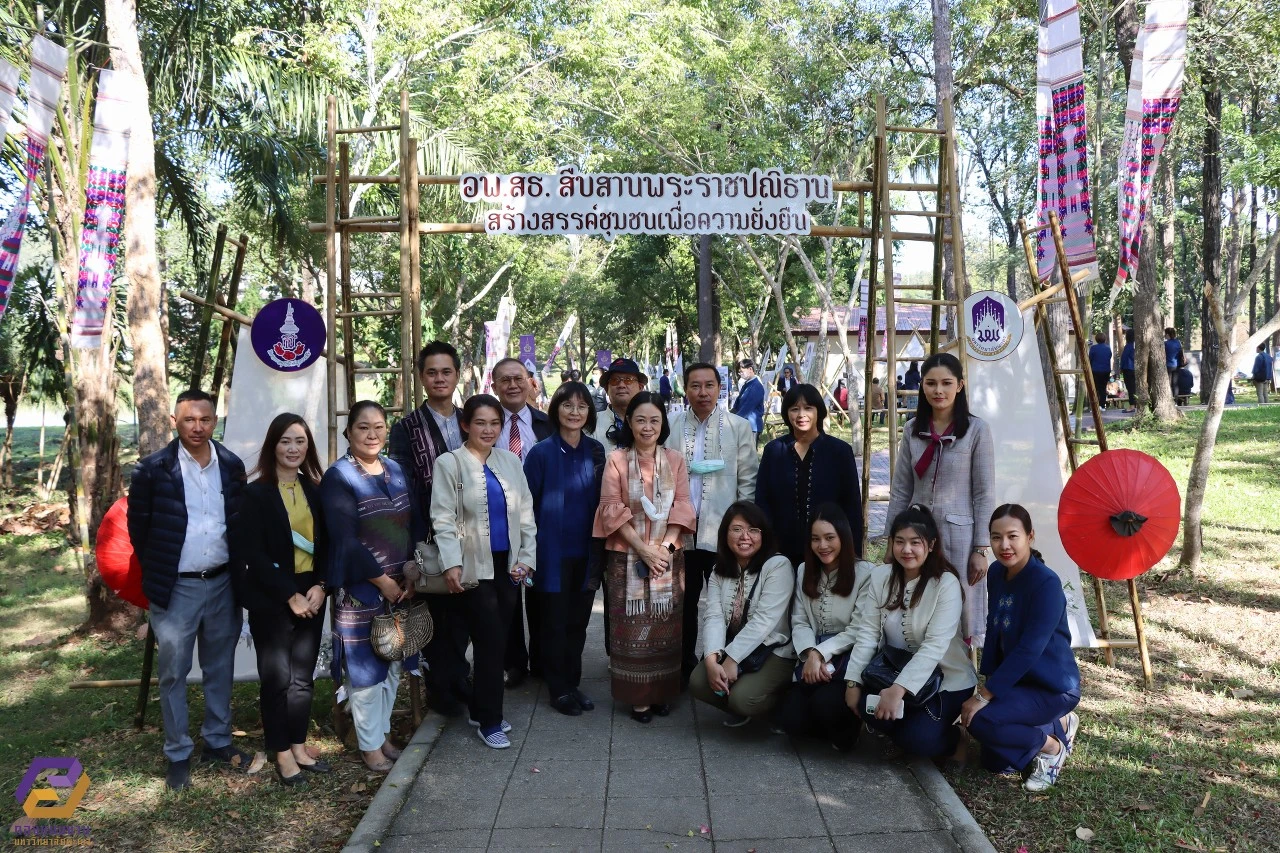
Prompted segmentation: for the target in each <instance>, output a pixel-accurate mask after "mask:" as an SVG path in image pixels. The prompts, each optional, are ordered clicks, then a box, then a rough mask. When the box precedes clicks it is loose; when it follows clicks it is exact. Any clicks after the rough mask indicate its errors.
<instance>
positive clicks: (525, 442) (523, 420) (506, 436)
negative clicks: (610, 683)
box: [493, 358, 551, 687]
mask: <svg viewBox="0 0 1280 853" xmlns="http://www.w3.org/2000/svg"><path fill="white" fill-rule="evenodd" d="M532 379H533V376H532V374H530V373H529V368H527V367H525V366H524V365H523V364H521V363H520V362H519V361H518V360H516V359H514V358H504V359H502V361H499V362H498V363H497V364H495V365H494V366H493V392H494V394H496V395H497V397H498V401H499V402H501V403H502V408H503V409H505V410H506V411H505V412H504V413H503V417H502V432H501V433H500V434H499V435H498V443H497V444H496V445H495V446H496V447H501V448H502V449H503V450H510V451H511V452H512V453H514V454H516V455H517V456H519V457H520V461H521V462H524V458H525V457H526V456H528V455H529V451H530V450H532V449H533V446H534V445H535V444H537V443H538V442H539V441H542V440H543V439H544V438H546V437H547V436H549V435H551V421H549V420H548V419H547V415H546V413H545V412H540V411H538V410H537V409H535V408H533V407H532V406H530V405H529V404H528V399H529V383H530V380H532ZM520 591H521V592H523V591H524V587H521V588H520ZM526 615H527V616H528V617H529V645H528V646H527V647H526V646H525V643H524V621H525V620H524V617H525V616H526ZM538 616H539V610H538V597H537V596H536V595H526V596H524V613H521V608H520V603H519V602H516V607H515V610H514V611H513V612H512V614H511V627H510V628H509V629H508V631H507V651H506V654H505V655H504V668H505V669H506V671H507V675H506V681H507V686H508V687H515V686H517V685H518V684H520V683H521V682H523V681H524V679H525V676H526V675H528V674H529V671H530V670H532V671H533V674H534V675H538V674H540V672H541V670H542V666H541V664H542V657H541V652H542V648H541V647H542V643H541V637H540V636H539V635H540V633H541V631H542V622H541V620H540V619H539V618H538Z"/></svg>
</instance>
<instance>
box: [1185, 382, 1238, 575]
mask: <svg viewBox="0 0 1280 853" xmlns="http://www.w3.org/2000/svg"><path fill="white" fill-rule="evenodd" d="M1202 364H1203V363H1202ZM1214 367H1215V370H1214V372H1213V375H1214V382H1213V386H1212V389H1211V390H1210V392H1209V407H1208V410H1207V411H1205V413H1204V426H1203V427H1201V429H1200V437H1199V439H1197V440H1196V452H1195V455H1194V456H1192V457H1191V473H1190V474H1189V475H1188V477H1187V493H1186V495H1185V496H1184V502H1183V506H1184V507H1185V513H1184V515H1183V518H1182V556H1181V557H1180V558H1179V559H1178V568H1179V569H1186V570H1187V571H1192V572H1194V571H1195V570H1196V569H1198V568H1199V567H1200V554H1201V552H1202V550H1203V548H1204V530H1203V528H1202V524H1201V521H1202V519H1203V517H1204V494H1205V489H1206V488H1207V487H1208V485H1209V467H1210V465H1212V463H1213V449H1214V447H1215V446H1217V443H1218V427H1219V426H1220V425H1221V424H1222V412H1223V410H1224V409H1225V408H1226V407H1227V385H1229V384H1230V382H1231V371H1230V370H1229V369H1227V368H1228V366H1227V365H1215V366H1214ZM1202 370H1203V366H1202ZM1201 388H1202V389H1203V384H1202V385H1201ZM1201 396H1204V392H1203V390H1202V391H1201Z"/></svg>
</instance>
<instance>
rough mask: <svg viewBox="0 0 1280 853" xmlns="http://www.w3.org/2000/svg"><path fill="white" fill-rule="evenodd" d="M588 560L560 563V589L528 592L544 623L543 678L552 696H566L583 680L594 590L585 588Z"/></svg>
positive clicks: (553, 697)
mask: <svg viewBox="0 0 1280 853" xmlns="http://www.w3.org/2000/svg"><path fill="white" fill-rule="evenodd" d="M586 579H587V561H586V558H583V559H581V560H565V561H564V562H562V563H561V564H560V590H561V591H560V592H541V591H539V592H531V591H528V590H526V591H525V598H526V599H531V598H536V599H537V600H538V608H539V618H540V619H541V621H542V625H541V628H542V630H541V634H540V640H541V646H542V677H543V678H544V679H545V680H546V682H547V690H548V692H549V694H550V696H551V698H552V699H555V698H558V697H560V696H563V695H565V694H566V693H568V692H569V691H570V690H573V689H575V688H576V687H577V686H578V685H579V684H580V683H581V682H582V650H583V648H585V647H586V645H587V623H588V622H590V621H591V605H592V603H593V602H594V601H595V599H596V593H595V590H583V588H582V586H583V584H584V583H586Z"/></svg>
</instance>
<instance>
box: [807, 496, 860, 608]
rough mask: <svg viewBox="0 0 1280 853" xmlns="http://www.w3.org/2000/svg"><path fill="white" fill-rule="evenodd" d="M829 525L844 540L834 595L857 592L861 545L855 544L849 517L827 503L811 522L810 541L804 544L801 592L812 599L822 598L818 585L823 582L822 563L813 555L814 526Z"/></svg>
mask: <svg viewBox="0 0 1280 853" xmlns="http://www.w3.org/2000/svg"><path fill="white" fill-rule="evenodd" d="M819 521H825V522H826V523H827V524H830V525H831V526H832V527H834V528H835V530H836V536H838V537H839V538H840V553H839V554H837V555H836V585H835V586H834V587H832V588H831V591H832V592H833V593H834V594H836V595H840V596H846V595H849V593H851V592H853V583H854V580H856V578H855V573H856V570H857V564H858V544H857V543H856V542H854V540H853V526H852V525H850V524H849V516H847V515H845V512H844V510H843V509H841V508H840V505H839V504H836V503H832V502H831V501H827V502H826V503H824V504H822V505H820V506H819V507H818V510H817V512H815V513H814V514H813V520H812V521H810V522H809V538H808V539H806V540H805V543H804V580H803V581H802V583H801V589H802V590H803V591H804V594H805V595H807V596H809V597H810V598H817V597H818V581H819V580H820V579H821V578H822V572H823V568H822V561H821V560H819V559H818V555H817V554H815V553H813V526H814V525H815V524H817V523H818V522H819Z"/></svg>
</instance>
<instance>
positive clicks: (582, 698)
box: [573, 687, 596, 711]
mask: <svg viewBox="0 0 1280 853" xmlns="http://www.w3.org/2000/svg"><path fill="white" fill-rule="evenodd" d="M573 698H574V699H577V700H578V706H579V707H580V708H582V710H584V711H594V710H595V709H596V703H595V702H592V701H591V697H590V696H588V695H587V694H585V693H583V692H582V691H581V690H579V689H578V688H576V687H575V688H573Z"/></svg>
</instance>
